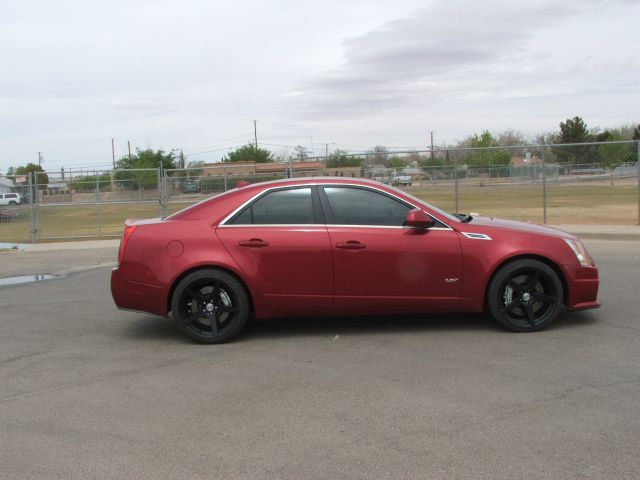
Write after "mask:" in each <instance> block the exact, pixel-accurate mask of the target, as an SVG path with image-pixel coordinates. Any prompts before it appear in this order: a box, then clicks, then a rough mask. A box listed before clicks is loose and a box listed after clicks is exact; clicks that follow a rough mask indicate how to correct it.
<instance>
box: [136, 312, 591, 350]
mask: <svg viewBox="0 0 640 480" xmlns="http://www.w3.org/2000/svg"><path fill="white" fill-rule="evenodd" d="M597 322H598V318H597V315H595V314H594V312H593V311H586V312H569V313H567V312H565V313H563V314H561V315H560V317H559V318H558V319H557V320H556V321H555V322H554V323H553V324H552V325H551V326H550V327H549V328H548V329H546V330H545V331H547V330H564V329H571V328H579V327H583V326H585V325H592V324H595V323H597ZM454 330H459V331H465V332H480V331H485V332H492V333H499V334H511V333H512V332H509V331H508V330H506V329H504V328H502V327H501V326H500V325H499V324H498V323H497V322H495V321H494V320H493V319H492V318H490V317H489V316H488V315H483V314H477V313H447V314H429V315H387V316H340V317H292V318H274V319H267V320H254V319H252V320H250V321H249V322H248V323H247V325H246V326H245V329H244V331H243V332H242V333H241V334H240V336H239V337H238V338H237V339H236V340H235V341H239V342H243V341H252V340H257V339H268V338H287V337H303V336H322V337H326V336H333V335H346V334H357V335H380V334H397V333H417V332H445V331H454ZM125 335H126V336H127V337H129V338H131V339H134V340H151V341H162V340H166V341H173V342H176V341H177V342H180V343H184V344H193V341H191V340H190V339H189V338H188V337H187V336H186V335H185V334H184V333H183V332H182V331H181V329H180V328H179V327H178V326H177V325H176V324H175V323H174V322H173V320H172V319H170V318H164V317H158V316H155V315H140V316H139V317H137V318H135V319H133V320H132V321H131V322H130V323H129V324H128V325H127V326H126V327H125Z"/></svg>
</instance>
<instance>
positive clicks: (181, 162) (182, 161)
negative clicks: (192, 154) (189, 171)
mask: <svg viewBox="0 0 640 480" xmlns="http://www.w3.org/2000/svg"><path fill="white" fill-rule="evenodd" d="M180 168H182V169H183V170H184V153H182V148H181V149H180Z"/></svg>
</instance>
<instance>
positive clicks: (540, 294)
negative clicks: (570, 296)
mask: <svg viewBox="0 0 640 480" xmlns="http://www.w3.org/2000/svg"><path fill="white" fill-rule="evenodd" d="M562 302H563V288H562V282H561V281H560V278H559V277H558V275H557V274H556V272H555V271H554V270H553V269H552V268H551V267H549V266H548V265H547V264H545V263H543V262H540V261H538V260H533V259H523V260H516V261H513V262H511V263H508V264H507V265H505V266H503V267H502V268H501V269H500V270H499V271H498V272H497V273H496V275H495V276H494V277H493V279H492V280H491V284H490V285H489V290H488V293H487V305H488V307H489V312H490V313H491V316H492V317H493V318H495V319H496V320H497V321H498V322H499V323H500V324H501V325H503V326H504V327H506V328H508V329H509V330H513V331H515V332H534V331H537V330H541V329H543V328H545V327H546V326H547V325H549V324H550V323H551V322H553V321H554V320H555V319H556V317H557V316H558V314H559V313H560V311H561V310H562V306H563V303H562Z"/></svg>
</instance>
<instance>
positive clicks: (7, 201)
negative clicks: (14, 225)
mask: <svg viewBox="0 0 640 480" xmlns="http://www.w3.org/2000/svg"><path fill="white" fill-rule="evenodd" d="M22 201H23V200H22V196H21V195H20V194H19V193H0V207H2V206H5V205H10V206H12V207H15V206H16V205H20V204H21V203H22Z"/></svg>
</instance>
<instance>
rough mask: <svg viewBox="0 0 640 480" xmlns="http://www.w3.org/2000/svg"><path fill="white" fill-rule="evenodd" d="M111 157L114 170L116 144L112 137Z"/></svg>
mask: <svg viewBox="0 0 640 480" xmlns="http://www.w3.org/2000/svg"><path fill="white" fill-rule="evenodd" d="M111 158H112V159H113V169H114V170H115V168H116V144H115V143H114V141H113V138H112V139H111Z"/></svg>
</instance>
